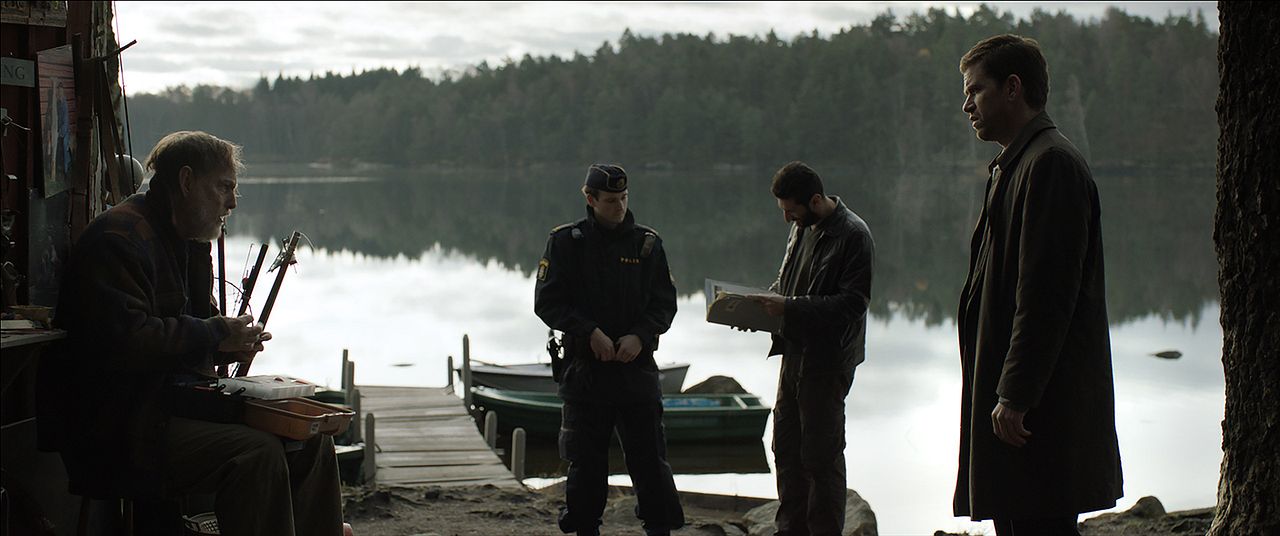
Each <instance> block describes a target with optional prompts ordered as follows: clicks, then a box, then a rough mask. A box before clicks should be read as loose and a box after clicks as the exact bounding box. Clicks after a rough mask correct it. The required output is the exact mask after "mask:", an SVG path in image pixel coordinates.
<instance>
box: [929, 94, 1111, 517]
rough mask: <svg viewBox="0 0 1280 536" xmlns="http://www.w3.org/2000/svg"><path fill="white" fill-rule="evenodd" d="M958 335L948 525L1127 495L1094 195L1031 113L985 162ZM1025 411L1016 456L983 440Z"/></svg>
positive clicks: (1084, 174)
mask: <svg viewBox="0 0 1280 536" xmlns="http://www.w3.org/2000/svg"><path fill="white" fill-rule="evenodd" d="M971 247H972V256H971V258H970V263H969V278H968V281H967V282H966V284H965V288H964V291H963V293H962V294H961V296H960V312H959V317H958V322H957V324H958V327H959V331H960V360H961V365H962V367H963V369H964V383H963V399H962V401H961V417H960V464H959V471H958V476H957V479H956V493H955V504H954V509H955V514H956V515H957V516H971V517H972V518H973V519H974V520H981V519H990V518H993V517H1001V518H1014V519H1016V518H1035V517H1048V516H1061V515H1071V514H1075V513H1079V512H1088V511H1093V510H1100V509H1104V508H1110V507H1112V506H1115V504H1116V499H1117V498H1119V497H1121V496H1122V495H1123V493H1122V491H1121V484H1122V477H1121V471H1120V452H1119V447H1118V444H1117V441H1116V426H1115V394H1114V389H1113V386H1112V374H1111V344H1110V339H1109V336H1108V331H1107V307H1106V297H1105V294H1106V292H1105V285H1104V277H1103V263H1102V228H1101V209H1100V207H1099V203H1098V190H1097V186H1096V185H1095V184H1094V182H1093V176H1092V174H1091V172H1090V171H1089V166H1088V164H1086V163H1085V161H1084V158H1083V157H1081V155H1080V153H1079V151H1077V150H1076V148H1075V146H1074V145H1072V144H1071V142H1070V141H1068V140H1067V139H1066V138H1065V137H1063V136H1062V134H1061V133H1059V132H1058V129H1057V128H1056V127H1055V126H1054V124H1053V121H1052V120H1050V119H1049V116H1048V115H1046V114H1044V113H1041V114H1039V115H1038V116H1036V117H1035V118H1034V119H1033V120H1032V121H1031V122H1030V123H1028V124H1027V126H1026V127H1025V128H1024V129H1023V131H1022V133H1021V134H1020V135H1019V136H1018V138H1017V139H1016V140H1015V141H1014V142H1013V143H1011V144H1010V145H1009V147H1008V148H1007V149H1006V150H1005V151H1004V152H1002V153H1001V154H1000V156H999V157H998V158H997V159H996V160H995V161H994V162H992V178H991V180H990V182H988V186H987V198H986V203H985V205H984V209H983V212H982V216H981V217H980V218H979V220H978V225H977V228H976V229H975V230H974V235H973V240H972V242H971ZM999 401H1004V402H1006V405H1009V406H1011V407H1014V408H1021V409H1028V410H1029V411H1028V412H1027V414H1026V418H1025V421H1024V426H1025V427H1026V429H1027V430H1029V431H1030V432H1031V433H1032V435H1031V437H1030V438H1028V440H1027V444H1026V445H1024V446H1023V447H1021V448H1016V447H1013V446H1011V445H1008V444H1006V443H1004V442H1002V441H1000V439H999V438H998V437H996V435H995V432H994V431H993V429H992V424H991V412H992V410H993V409H994V408H995V406H996V403H997V402H999Z"/></svg>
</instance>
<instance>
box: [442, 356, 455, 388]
mask: <svg viewBox="0 0 1280 536" xmlns="http://www.w3.org/2000/svg"><path fill="white" fill-rule="evenodd" d="M445 378H446V381H445V384H444V386H445V387H448V388H449V390H450V391H452V390H453V356H449V374H448V376H445Z"/></svg>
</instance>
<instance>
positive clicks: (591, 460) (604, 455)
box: [534, 165, 684, 535]
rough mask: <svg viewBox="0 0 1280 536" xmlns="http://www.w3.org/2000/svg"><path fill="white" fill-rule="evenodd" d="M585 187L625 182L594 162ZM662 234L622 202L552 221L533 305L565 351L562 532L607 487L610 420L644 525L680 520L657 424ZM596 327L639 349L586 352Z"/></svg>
mask: <svg viewBox="0 0 1280 536" xmlns="http://www.w3.org/2000/svg"><path fill="white" fill-rule="evenodd" d="M586 186H587V187H589V188H595V189H596V190H599V191H606V192H623V191H626V189H627V178H626V172H625V171H623V170H622V168H621V167H618V166H610V165H593V166H591V168H590V169H589V170H588V173H587V179H586ZM670 274H671V273H670V269H669V268H668V266H667V257H666V253H665V252H664V251H663V249H662V239H661V238H659V237H658V233H657V232H655V231H654V230H653V229H651V228H649V227H645V226H643V225H636V224H635V218H634V216H633V215H632V213H631V212H630V211H627V214H626V217H625V218H624V220H623V222H622V223H620V224H618V225H617V226H615V227H614V228H612V229H610V228H607V227H605V226H603V225H600V224H599V223H597V221H596V218H595V214H594V211H593V210H592V209H591V207H590V206H588V207H587V217H585V218H583V219H581V220H578V221H577V222H574V223H568V224H565V225H561V226H559V227H556V228H555V229H552V231H551V236H550V238H548V239H547V248H546V252H545V253H544V254H543V257H542V260H541V261H540V262H539V264H538V272H537V286H536V289H535V292H534V310H535V312H536V313H537V314H538V316H539V317H540V318H542V320H543V321H544V322H546V324H547V326H549V327H551V328H552V329H555V330H558V331H561V332H563V333H564V335H565V336H564V338H565V347H564V352H565V357H566V359H567V363H566V364H565V366H564V370H563V374H562V377H561V378H560V379H559V381H560V386H559V394H560V397H561V398H562V399H563V400H564V410H563V413H562V421H561V427H560V455H561V457H562V458H564V460H565V461H567V462H569V474H568V481H567V482H566V487H565V495H566V497H565V498H566V501H565V502H566V503H567V506H566V507H565V508H563V509H562V510H561V512H560V529H561V530H563V531H564V532H566V533H568V532H574V531H577V532H578V533H579V534H597V533H598V530H599V528H598V527H599V525H600V516H601V514H602V513H603V511H604V507H605V502H606V494H607V491H608V472H609V463H608V462H609V456H608V455H609V443H610V441H611V439H612V436H613V431H614V428H615V427H616V428H617V431H618V436H619V438H620V439H621V440H622V446H623V452H624V453H625V455H626V461H627V471H628V472H629V473H630V475H631V480H632V482H633V484H634V486H635V490H636V495H637V499H638V502H639V506H638V507H637V511H636V515H637V517H639V518H640V519H641V520H643V521H644V527H645V532H646V533H648V534H655V535H656V534H666V533H667V532H668V531H670V530H674V529H677V528H680V527H681V526H683V525H684V512H683V510H682V509H681V507H680V502H679V498H678V496H677V495H676V489H675V482H674V480H673V479H672V476H671V466H670V465H669V464H668V463H667V461H666V439H665V437H664V435H663V428H662V390H661V386H660V384H659V381H658V366H657V363H656V362H655V361H654V358H653V352H654V350H655V349H656V348H657V346H658V336H659V335H661V334H662V333H664V332H666V331H667V329H668V328H670V327H671V320H672V318H673V317H674V316H675V313H676V289H675V284H674V281H673V280H672V278H671V275H670ZM597 328H599V329H600V330H601V331H602V332H604V334H605V335H606V336H608V337H609V339H610V340H612V341H614V343H615V344H616V343H617V341H618V340H619V339H621V338H622V337H623V336H626V335H635V336H637V337H639V339H640V341H641V345H642V349H641V351H640V353H639V354H638V355H637V356H636V358H635V359H634V360H632V361H631V362H629V363H622V362H618V361H610V362H604V361H600V360H598V359H596V357H595V354H594V353H593V352H592V351H591V346H590V342H589V341H590V338H591V333H592V332H593V331H594V330H595V329H597Z"/></svg>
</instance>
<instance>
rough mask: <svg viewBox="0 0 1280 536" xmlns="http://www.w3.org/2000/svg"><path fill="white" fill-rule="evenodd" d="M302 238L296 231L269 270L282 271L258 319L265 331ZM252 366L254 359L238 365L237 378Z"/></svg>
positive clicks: (294, 262)
mask: <svg viewBox="0 0 1280 536" xmlns="http://www.w3.org/2000/svg"><path fill="white" fill-rule="evenodd" d="M301 238H302V233H300V232H298V231H294V232H293V234H292V235H290V236H289V240H288V241H286V242H285V244H284V249H283V250H281V251H280V254H279V255H277V256H276V260H275V262H273V263H271V268H268V269H267V272H271V271H272V270H275V269H277V268H279V269H280V271H279V272H276V280H275V282H274V283H272V285H271V292H270V293H269V294H267V303H266V305H263V306H262V315H261V316H260V317H258V325H259V326H262V327H263V328H264V329H265V328H266V327H267V319H269V318H270V317H271V308H272V307H274V306H275V303H276V297H277V296H279V295H280V285H281V284H282V283H284V274H285V272H288V271H289V265H291V264H296V263H297V260H296V259H295V258H294V253H295V252H296V250H297V249H298V240H299V239H301ZM264 248H265V246H264ZM259 259H261V256H259ZM250 365H253V359H252V358H251V359H249V360H248V361H246V362H244V363H243V364H242V365H237V366H236V372H235V377H237V378H241V377H244V376H246V375H248V374H249V366H250Z"/></svg>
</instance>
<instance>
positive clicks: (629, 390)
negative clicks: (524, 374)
mask: <svg viewBox="0 0 1280 536" xmlns="http://www.w3.org/2000/svg"><path fill="white" fill-rule="evenodd" d="M646 244H648V245H647V246H646ZM533 308H534V312H535V313H537V315H538V317H539V318H541V319H542V321H543V322H545V323H546V324H547V326H548V327H550V328H552V329H555V330H558V331H562V332H564V333H565V334H566V335H567V336H568V337H569V338H570V339H571V340H572V342H570V344H568V345H567V346H566V349H565V351H566V353H567V355H568V356H569V357H570V362H569V364H568V369H567V370H566V372H565V376H564V378H563V380H562V381H561V383H560V394H561V396H562V397H565V399H566V400H570V399H574V398H583V397H591V396H597V395H599V396H610V397H616V398H618V399H630V400H636V399H652V398H658V397H661V396H662V393H661V389H660V387H659V384H658V366H657V363H656V362H655V361H654V359H653V351H654V350H655V349H657V346H658V336H659V335H661V334H663V333H666V331H667V329H669V328H670V327H671V320H672V319H673V318H675V314H676V287H675V282H674V281H673V280H672V278H671V270H670V268H669V267H668V266H667V254H666V252H665V251H664V250H663V248H662V239H661V238H660V237H659V236H658V233H657V232H656V231H654V230H653V229H650V228H648V227H645V226H643V225H636V224H635V217H634V216H633V215H632V214H631V212H630V211H627V216H626V218H625V219H624V221H623V222H622V223H621V224H619V225H618V226H617V227H616V228H614V229H606V228H603V227H601V226H599V225H597V224H596V220H595V216H594V214H593V213H592V212H591V209H590V208H589V207H588V209H587V217H586V218H583V219H581V220H578V221H577V222H575V223H572V224H565V225H561V226H559V227H556V228H555V229H553V230H552V231H551V236H550V237H548V238H547V249H546V252H545V253H544V254H543V256H542V260H541V261H540V262H539V264H538V273H537V284H536V286H535V289H534V300H533ZM596 328H600V330H601V331H603V332H604V334H605V335H607V336H608V337H609V338H610V339H613V340H614V341H616V340H618V339H620V338H622V337H623V336H625V335H636V336H638V337H639V338H640V341H641V343H642V344H643V346H644V348H643V350H642V351H641V353H640V355H639V356H637V357H636V359H635V360H633V361H631V362H630V363H619V362H608V363H605V362H602V361H599V360H597V359H595V356H594V354H593V353H592V352H591V349H590V345H589V340H590V337H591V333H592V331H594V330H595V329H596Z"/></svg>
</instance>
